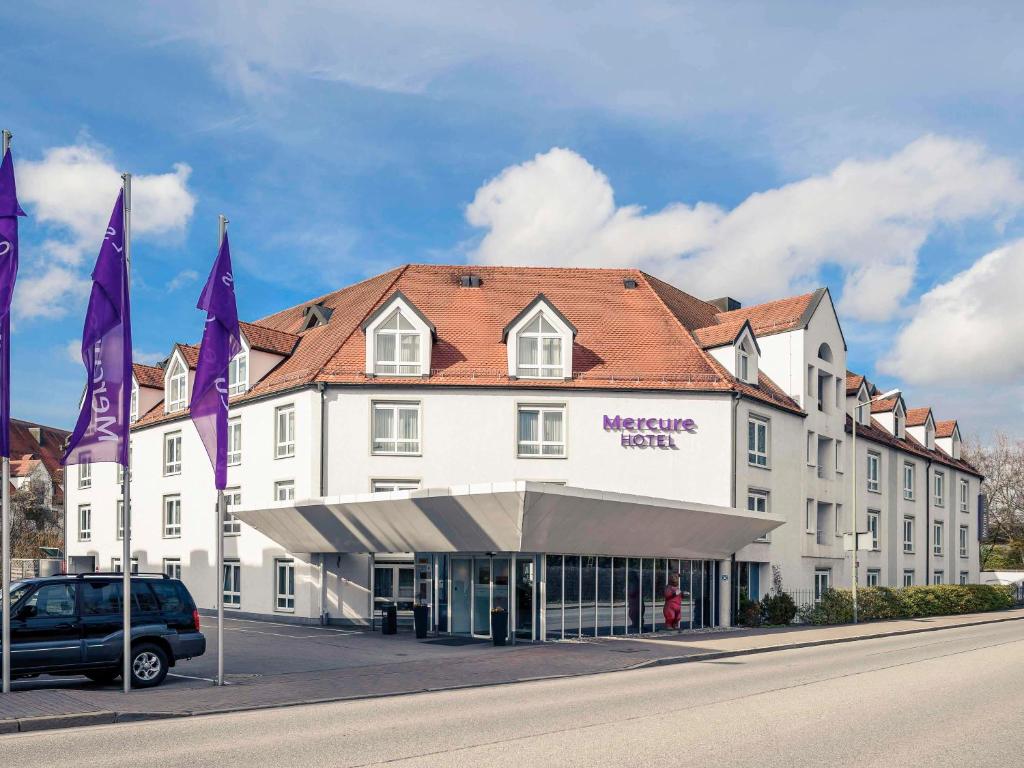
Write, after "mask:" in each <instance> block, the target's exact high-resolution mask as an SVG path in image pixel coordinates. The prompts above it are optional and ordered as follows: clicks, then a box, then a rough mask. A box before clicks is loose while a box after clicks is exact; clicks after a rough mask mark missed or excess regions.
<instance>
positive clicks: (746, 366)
mask: <svg viewBox="0 0 1024 768" xmlns="http://www.w3.org/2000/svg"><path fill="white" fill-rule="evenodd" d="M737 369H738V370H739V372H740V378H741V379H743V381H747V379H748V378H750V355H749V354H747V352H746V350H744V349H740V351H739V365H738V366H737Z"/></svg>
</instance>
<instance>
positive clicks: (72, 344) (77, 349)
mask: <svg viewBox="0 0 1024 768" xmlns="http://www.w3.org/2000/svg"><path fill="white" fill-rule="evenodd" d="M64 351H65V352H66V353H67V356H68V360H70V361H71V362H72V363H77V364H78V365H81V364H82V340H81V339H72V340H71V341H69V342H68V343H67V345H66V346H65V347H64Z"/></svg>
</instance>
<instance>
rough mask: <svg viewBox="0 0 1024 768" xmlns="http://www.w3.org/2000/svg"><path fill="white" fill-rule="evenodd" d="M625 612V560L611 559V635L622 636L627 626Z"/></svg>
mask: <svg viewBox="0 0 1024 768" xmlns="http://www.w3.org/2000/svg"><path fill="white" fill-rule="evenodd" d="M626 614H627V611H626V558H624V557H615V558H612V634H616V635H624V634H626V630H627V628H628V626H629V621H628V619H627V615H626Z"/></svg>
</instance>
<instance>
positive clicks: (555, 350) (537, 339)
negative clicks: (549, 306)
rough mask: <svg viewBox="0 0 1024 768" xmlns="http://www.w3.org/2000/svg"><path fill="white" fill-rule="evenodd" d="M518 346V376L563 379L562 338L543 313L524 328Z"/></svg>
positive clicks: (520, 333)
mask: <svg viewBox="0 0 1024 768" xmlns="http://www.w3.org/2000/svg"><path fill="white" fill-rule="evenodd" d="M518 344H519V350H518V352H519V355H518V363H517V375H518V376H523V377H532V378H538V379H559V378H562V375H563V374H562V371H563V367H562V337H561V336H560V335H559V333H558V331H557V330H556V329H555V327H554V326H553V325H551V323H549V322H548V321H547V319H546V318H545V317H544V314H543V313H538V314H537V316H536V317H534V318H533V320H531V321H530V322H529V323H527V324H526V325H525V326H524V327H523V330H521V331H520V332H519V339H518Z"/></svg>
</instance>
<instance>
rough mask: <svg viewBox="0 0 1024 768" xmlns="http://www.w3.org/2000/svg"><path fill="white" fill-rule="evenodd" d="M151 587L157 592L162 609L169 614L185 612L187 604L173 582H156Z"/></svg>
mask: <svg viewBox="0 0 1024 768" xmlns="http://www.w3.org/2000/svg"><path fill="white" fill-rule="evenodd" d="M150 586H152V587H153V591H154V592H156V596H157V599H158V600H159V601H160V607H161V608H162V609H163V610H164V611H167V612H168V613H181V612H182V611H184V610H185V602H184V600H182V597H181V592H180V591H179V590H178V588H177V585H176V584H175V583H174V582H173V581H154V582H153V583H152V584H151V585H150Z"/></svg>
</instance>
